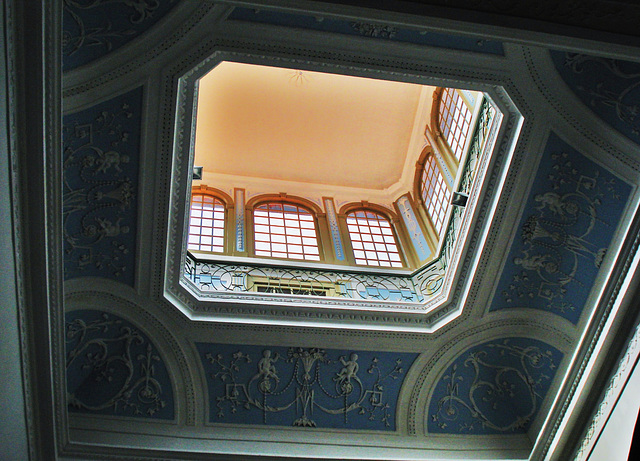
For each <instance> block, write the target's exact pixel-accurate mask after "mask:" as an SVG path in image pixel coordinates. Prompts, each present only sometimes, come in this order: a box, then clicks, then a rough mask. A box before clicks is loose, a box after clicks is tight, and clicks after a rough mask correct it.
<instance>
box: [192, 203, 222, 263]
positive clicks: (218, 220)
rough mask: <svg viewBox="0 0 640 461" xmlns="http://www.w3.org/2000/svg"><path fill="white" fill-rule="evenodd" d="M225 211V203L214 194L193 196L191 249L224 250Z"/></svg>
mask: <svg viewBox="0 0 640 461" xmlns="http://www.w3.org/2000/svg"><path fill="white" fill-rule="evenodd" d="M224 212H225V210H224V203H222V201H221V200H219V199H218V198H216V197H214V196H212V195H207V194H193V195H192V196H191V212H190V215H189V238H188V240H187V248H188V249H189V250H200V251H214V252H220V253H221V252H223V251H224Z"/></svg>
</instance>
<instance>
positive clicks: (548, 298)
mask: <svg viewBox="0 0 640 461" xmlns="http://www.w3.org/2000/svg"><path fill="white" fill-rule="evenodd" d="M629 193H630V187H629V185H628V184H626V183H625V182H623V181H622V180H620V179H619V178H616V177H615V176H613V175H612V174H611V173H609V172H608V171H606V170H605V169H603V168H601V167H599V166H598V165H596V164H595V163H593V162H592V161H591V160H589V159H587V158H586V157H584V156H583V155H581V154H580V153H579V152H577V151H576V150H575V149H573V148H572V147H570V146H569V145H568V144H566V143H565V142H564V141H562V140H560V138H558V137H557V136H556V135H554V134H551V136H550V137H549V141H548V143H547V146H546V148H545V153H544V158H543V160H542V162H541V164H540V167H539V169H538V175H537V177H536V179H535V182H534V185H533V189H532V191H531V193H530V196H529V198H528V200H527V205H526V208H525V212H524V215H523V217H522V220H521V222H520V226H519V228H520V231H519V236H520V238H519V239H516V241H515V242H514V243H513V245H512V246H511V250H510V253H509V256H508V260H507V264H506V266H505V269H504V271H503V273H502V276H501V277H500V283H499V285H498V290H497V292H496V295H495V297H494V299H493V302H492V307H491V310H498V309H504V308H520V307H527V308H533V309H543V310H547V311H550V312H553V313H555V314H557V315H559V316H561V317H564V318H566V319H567V320H569V321H571V322H572V323H574V324H575V323H577V322H578V319H579V318H580V314H581V312H582V309H583V307H584V305H585V303H586V300H587V297H588V296H589V292H590V291H591V287H592V286H593V282H594V281H595V278H596V275H597V274H598V270H599V268H600V265H601V263H602V261H603V259H604V257H605V255H606V252H607V248H608V246H609V244H610V242H611V238H612V236H613V234H614V232H615V229H616V226H617V224H618V221H619V220H620V217H621V215H622V212H623V210H624V208H625V205H626V202H627V199H628V197H629Z"/></svg>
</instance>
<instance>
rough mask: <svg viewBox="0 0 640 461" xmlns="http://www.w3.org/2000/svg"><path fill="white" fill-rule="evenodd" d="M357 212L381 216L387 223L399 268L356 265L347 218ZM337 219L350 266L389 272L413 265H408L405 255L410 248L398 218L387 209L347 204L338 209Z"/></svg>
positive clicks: (362, 204) (366, 203)
mask: <svg viewBox="0 0 640 461" xmlns="http://www.w3.org/2000/svg"><path fill="white" fill-rule="evenodd" d="M358 211H369V212H372V213H375V214H376V215H379V216H382V217H383V218H384V219H385V220H386V221H387V222H388V223H389V225H390V228H391V231H392V233H393V239H394V241H395V246H396V247H397V249H398V254H399V256H400V261H399V262H400V264H401V266H397V267H389V266H379V265H378V266H374V265H369V264H358V263H357V262H356V257H355V253H354V248H353V242H352V239H351V233H350V232H349V228H348V223H347V218H348V217H349V215H350V214H351V213H355V212H358ZM339 217H340V220H339V221H340V225H341V233H342V236H343V240H344V242H345V244H346V246H348V247H347V248H345V254H346V255H348V256H347V257H348V258H349V264H350V265H352V266H355V267H371V268H374V267H375V268H381V269H390V270H393V269H407V268H411V267H412V266H414V265H415V264H413V263H412V262H411V263H410V260H409V255H408V254H407V251H408V250H407V249H409V248H411V245H410V244H409V240H408V236H407V235H406V232H404V229H403V227H402V224H401V221H400V218H399V217H398V216H397V214H396V213H394V212H393V211H391V210H389V209H388V208H386V207H384V206H382V205H377V204H374V203H369V202H366V201H362V202H359V203H348V204H346V205H343V206H342V207H341V208H340V212H339ZM414 259H415V258H414Z"/></svg>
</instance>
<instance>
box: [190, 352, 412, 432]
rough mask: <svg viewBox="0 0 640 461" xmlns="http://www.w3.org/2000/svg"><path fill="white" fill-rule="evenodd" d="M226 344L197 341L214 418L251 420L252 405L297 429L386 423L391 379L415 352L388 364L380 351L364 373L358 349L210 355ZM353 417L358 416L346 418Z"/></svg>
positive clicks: (394, 389) (393, 387)
mask: <svg viewBox="0 0 640 461" xmlns="http://www.w3.org/2000/svg"><path fill="white" fill-rule="evenodd" d="M224 347H225V346H216V345H204V344H201V345H199V349H200V351H201V354H202V357H203V360H204V361H205V362H206V363H208V364H209V366H208V370H210V371H209V372H208V380H209V382H210V391H211V392H210V395H211V397H212V405H211V407H212V408H211V418H212V420H214V417H215V420H221V419H223V420H228V419H229V418H231V420H232V421H234V422H240V421H243V422H244V421H248V422H253V423H255V422H256V421H255V420H256V418H255V416H252V415H255V410H258V411H260V412H261V413H262V422H263V423H264V424H267V423H271V424H291V425H293V426H299V427H316V426H330V427H345V426H347V427H349V426H353V427H357V426H359V425H361V424H362V421H365V422H366V424H365V425H366V426H368V427H378V428H382V429H386V428H392V427H393V425H394V421H393V415H394V413H395V411H394V410H393V405H394V404H395V400H396V399H397V395H398V392H399V384H398V383H396V384H391V383H393V381H396V380H398V379H399V378H400V377H401V376H402V375H403V374H404V372H405V370H404V368H403V359H404V360H412V359H413V357H414V356H415V354H414V355H413V357H409V358H407V357H406V356H405V355H403V354H399V355H402V356H403V357H402V358H399V357H398V358H395V359H394V360H393V361H392V362H391V363H387V360H389V359H390V357H387V356H388V355H389V354H383V355H384V356H385V357H384V361H383V360H381V359H380V358H379V357H377V356H371V357H370V362H369V367H368V368H367V369H366V373H364V374H363V373H362V370H361V368H360V366H361V362H362V361H363V360H362V358H361V357H360V355H359V353H356V352H350V353H348V352H336V351H333V353H331V352H328V351H325V350H323V349H318V348H289V349H288V350H286V352H284V348H273V349H262V350H261V351H258V350H257V348H255V347H254V348H253V349H252V350H251V351H248V352H245V351H244V350H236V352H233V353H221V352H211V351H213V350H215V349H222V348H224ZM226 348H227V349H229V346H227V347H226ZM277 350H280V351H281V352H278V351H277ZM369 355H370V354H369ZM257 357H259V359H256V358H257ZM383 362H384V363H383ZM214 402H215V407H214V405H213V403H214ZM238 412H245V413H244V414H240V415H238ZM318 412H320V413H321V414H323V415H324V416H320V414H319V413H318ZM351 414H353V415H361V416H356V417H355V418H354V419H353V421H351V422H350V415H351ZM269 415H272V416H273V417H272V418H271V417H269ZM336 416H340V418H336ZM362 418H364V419H362Z"/></svg>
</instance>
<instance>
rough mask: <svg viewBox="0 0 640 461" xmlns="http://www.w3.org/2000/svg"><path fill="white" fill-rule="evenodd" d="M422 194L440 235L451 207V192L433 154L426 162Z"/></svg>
mask: <svg viewBox="0 0 640 461" xmlns="http://www.w3.org/2000/svg"><path fill="white" fill-rule="evenodd" d="M420 194H421V196H422V200H423V201H424V204H425V208H426V209H427V213H428V214H429V217H430V218H431V222H432V223H433V226H434V227H435V229H436V232H437V233H438V235H440V234H441V232H442V227H443V226H444V220H445V217H446V215H447V210H448V209H449V202H450V197H451V192H450V191H449V189H448V188H447V185H446V184H445V181H444V177H443V176H442V172H441V171H440V168H439V167H438V165H437V164H436V159H435V158H434V156H433V155H429V156H428V157H427V160H426V162H425V164H424V174H423V175H422V184H421V185H420Z"/></svg>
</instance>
